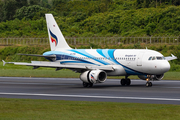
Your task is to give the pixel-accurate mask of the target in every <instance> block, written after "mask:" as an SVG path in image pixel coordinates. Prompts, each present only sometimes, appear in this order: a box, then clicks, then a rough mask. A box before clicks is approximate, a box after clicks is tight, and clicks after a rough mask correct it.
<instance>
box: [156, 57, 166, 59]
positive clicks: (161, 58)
mask: <svg viewBox="0 0 180 120" xmlns="http://www.w3.org/2000/svg"><path fill="white" fill-rule="evenodd" d="M156 58H157V60H165V58H164V57H156Z"/></svg>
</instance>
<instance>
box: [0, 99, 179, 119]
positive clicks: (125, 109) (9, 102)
mask: <svg viewBox="0 0 180 120" xmlns="http://www.w3.org/2000/svg"><path fill="white" fill-rule="evenodd" d="M0 111H1V112H0V116H1V119H18V120H21V119H23V120H24V119H33V120H45V119H47V120H59V119H61V120H72V119H80V120H84V119H85V120H92V119H94V120H101V119H103V120H104V119H105V120H109V119H113V120H119V119H121V120H132V119H134V120H145V119H158V120H159V119H162V120H163V119H172V120H178V119H179V117H180V114H179V111H180V106H179V105H161V104H140V103H112V102H88V101H60V100H32V99H31V100H29V99H8V98H0Z"/></svg>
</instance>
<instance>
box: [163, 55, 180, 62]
mask: <svg viewBox="0 0 180 120" xmlns="http://www.w3.org/2000/svg"><path fill="white" fill-rule="evenodd" d="M165 59H166V60H167V61H170V60H175V59H177V57H176V56H174V55H173V54H171V56H168V57H165Z"/></svg>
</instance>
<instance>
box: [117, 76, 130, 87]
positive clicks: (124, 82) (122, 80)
mask: <svg viewBox="0 0 180 120" xmlns="http://www.w3.org/2000/svg"><path fill="white" fill-rule="evenodd" d="M120 84H121V85H122V86H125V85H127V86H129V85H130V84H131V80H130V79H129V78H127V76H126V78H125V79H124V78H123V79H121V81H120Z"/></svg>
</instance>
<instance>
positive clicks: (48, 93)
mask: <svg viewBox="0 0 180 120" xmlns="http://www.w3.org/2000/svg"><path fill="white" fill-rule="evenodd" d="M145 83H146V82H145V81H143V80H132V81H131V85H130V86H121V85H120V82H119V80H118V79H107V81H106V82H105V83H102V84H94V86H93V87H92V88H84V87H83V86H82V82H81V81H80V80H79V79H78V78H27V77H0V97H1V98H26V99H51V100H73V101H104V102H107V101H108V102H128V103H155V104H180V81H173V80H162V81H154V82H153V86H152V87H146V86H145Z"/></svg>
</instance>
